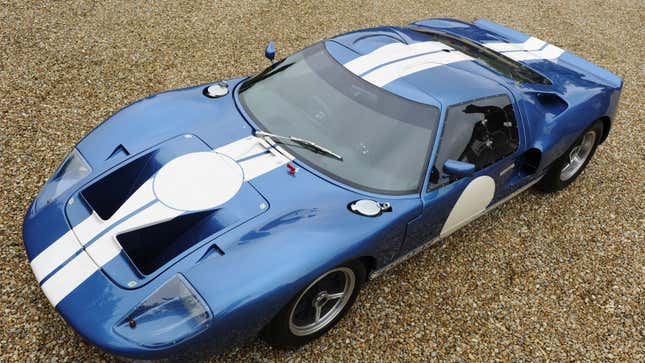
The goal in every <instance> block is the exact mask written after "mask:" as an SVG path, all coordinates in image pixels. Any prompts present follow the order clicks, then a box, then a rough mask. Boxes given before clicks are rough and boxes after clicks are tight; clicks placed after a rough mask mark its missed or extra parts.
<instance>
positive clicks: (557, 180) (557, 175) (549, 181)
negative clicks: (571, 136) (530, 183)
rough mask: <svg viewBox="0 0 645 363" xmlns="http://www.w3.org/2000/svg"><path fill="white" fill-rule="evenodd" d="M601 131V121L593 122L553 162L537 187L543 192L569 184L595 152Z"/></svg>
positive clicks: (555, 189) (556, 189)
mask: <svg viewBox="0 0 645 363" xmlns="http://www.w3.org/2000/svg"><path fill="white" fill-rule="evenodd" d="M602 131H603V125H602V122H601V121H596V122H594V123H593V125H591V127H590V128H588V129H587V130H586V131H585V132H584V133H583V134H582V135H581V136H580V137H579V138H578V140H576V142H575V143H574V144H573V146H571V148H569V150H568V151H567V152H566V153H565V154H564V155H562V156H561V157H560V158H559V159H558V160H556V161H555V162H554V163H553V165H552V166H551V168H550V169H549V171H548V172H547V173H546V174H545V175H544V177H543V178H542V180H540V182H539V183H538V185H537V186H538V188H539V189H540V190H542V191H545V192H556V191H558V190H561V189H563V188H565V187H566V186H568V185H569V184H571V183H572V182H573V181H574V180H575V179H576V178H577V177H578V175H580V174H581V173H582V171H583V170H584V169H585V167H587V164H588V163H589V161H590V160H591V158H592V157H593V155H594V153H595V152H596V148H597V147H598V143H599V141H600V137H601V135H602Z"/></svg>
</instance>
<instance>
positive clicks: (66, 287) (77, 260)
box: [41, 253, 98, 306]
mask: <svg viewBox="0 0 645 363" xmlns="http://www.w3.org/2000/svg"><path fill="white" fill-rule="evenodd" d="M97 269H98V267H97V266H96V264H95V263H94V261H92V259H90V256H88V255H87V254H85V253H79V254H78V255H77V256H76V257H74V258H73V259H72V260H71V261H70V262H69V263H67V264H66V265H65V266H63V267H62V268H61V269H60V270H58V271H57V272H56V273H55V274H54V275H53V276H52V277H51V278H49V279H48V280H47V281H45V283H43V285H42V286H41V287H42V289H43V292H45V296H47V299H49V302H51V304H52V305H54V306H56V305H58V303H59V302H60V301H61V300H63V298H65V296H67V295H68V294H69V293H71V292H72V291H74V289H76V288H77V287H78V286H79V285H80V284H82V283H83V281H85V280H87V278H88V277H90V276H91V275H92V274H93V273H94V272H95V271H96V270H97Z"/></svg>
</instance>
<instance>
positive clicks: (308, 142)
mask: <svg viewBox="0 0 645 363" xmlns="http://www.w3.org/2000/svg"><path fill="white" fill-rule="evenodd" d="M255 136H258V137H271V138H274V139H278V140H289V141H292V142H295V143H296V144H299V145H302V146H304V147H306V148H308V149H310V150H312V151H315V152H319V153H322V154H327V155H331V156H333V157H335V158H336V159H338V160H341V161H342V160H343V157H342V156H340V155H338V154H336V153H335V152H333V151H331V150H329V149H327V148H326V147H324V146H320V145H318V144H316V143H315V142H313V141H311V140H306V139H302V138H299V137H295V136H282V135H276V134H272V133H270V132H264V131H256V132H255Z"/></svg>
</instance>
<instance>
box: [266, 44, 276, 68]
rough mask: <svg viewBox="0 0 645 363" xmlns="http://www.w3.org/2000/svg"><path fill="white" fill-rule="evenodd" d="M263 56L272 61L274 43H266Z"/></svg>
mask: <svg viewBox="0 0 645 363" xmlns="http://www.w3.org/2000/svg"><path fill="white" fill-rule="evenodd" d="M264 56H265V57H267V58H268V59H269V60H270V61H271V62H272V63H273V59H274V58H275V43H274V42H273V40H272V41H270V42H269V44H267V47H266V48H265V49H264Z"/></svg>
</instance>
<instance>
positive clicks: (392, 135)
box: [240, 43, 439, 194]
mask: <svg viewBox="0 0 645 363" xmlns="http://www.w3.org/2000/svg"><path fill="white" fill-rule="evenodd" d="M240 100H241V102H242V105H243V106H244V108H245V109H246V111H247V113H248V114H249V115H250V116H251V117H252V118H253V120H254V121H255V122H256V123H257V124H258V126H259V127H260V128H261V129H262V130H263V131H266V132H270V133H274V134H278V135H284V136H294V137H298V138H303V139H307V140H311V141H313V142H315V143H316V144H318V145H320V146H323V147H325V148H327V149H329V150H333V151H334V152H335V153H338V154H339V155H342V160H339V159H338V158H334V157H330V155H328V154H325V153H320V152H316V150H314V149H312V148H307V147H305V146H303V145H299V144H297V143H293V142H289V141H282V142H284V143H285V144H284V147H285V149H287V151H289V152H290V153H292V154H293V155H294V156H296V157H297V158H298V159H299V160H301V161H303V162H305V163H306V164H307V165H310V166H312V167H313V168H315V169H316V170H318V171H320V172H322V173H324V174H326V175H329V176H330V177H332V178H335V179H337V180H339V181H342V182H344V183H346V184H348V185H351V186H353V187H356V188H359V189H363V190H366V191H370V192H375V193H384V194H411V193H415V192H418V191H419V189H420V187H421V184H422V183H423V177H424V175H425V170H426V166H427V160H428V157H429V150H430V148H431V146H432V141H433V139H434V135H435V131H436V128H437V123H438V119H439V110H438V109H437V108H436V107H433V106H429V105H424V104H420V103H416V102H414V101H411V100H407V99H405V98H402V97H399V96H397V95H395V94H393V93H390V92H388V91H385V90H384V89H382V88H379V87H376V86H374V85H372V84H370V83H368V82H366V81H364V80H363V79H361V78H359V77H357V76H355V75H354V74H353V73H351V72H350V71H348V70H347V69H345V67H343V66H342V65H341V64H339V63H338V62H337V61H336V60H334V59H333V58H332V57H331V56H330V55H329V53H328V52H327V50H326V48H325V45H324V44H323V43H317V44H315V45H313V46H312V47H310V48H307V49H304V50H302V51H300V52H298V53H295V54H293V55H291V56H289V57H288V58H286V59H284V60H282V61H281V62H278V63H276V64H274V65H272V66H271V67H269V68H268V69H267V70H265V71H264V72H262V73H260V74H258V75H257V76H255V77H253V78H251V79H249V80H248V81H246V82H245V83H244V84H243V85H242V86H241V88H240ZM275 141H278V140H275Z"/></svg>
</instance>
